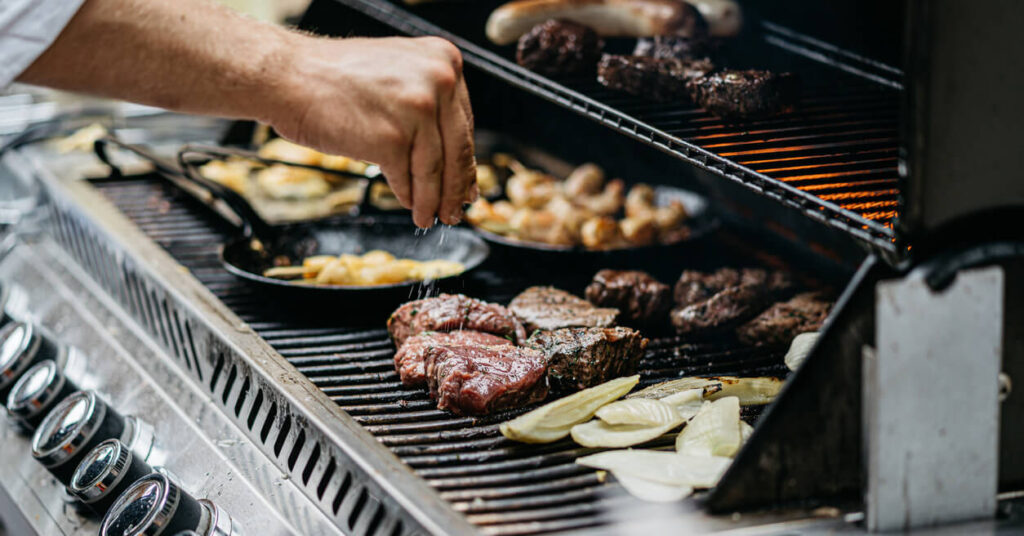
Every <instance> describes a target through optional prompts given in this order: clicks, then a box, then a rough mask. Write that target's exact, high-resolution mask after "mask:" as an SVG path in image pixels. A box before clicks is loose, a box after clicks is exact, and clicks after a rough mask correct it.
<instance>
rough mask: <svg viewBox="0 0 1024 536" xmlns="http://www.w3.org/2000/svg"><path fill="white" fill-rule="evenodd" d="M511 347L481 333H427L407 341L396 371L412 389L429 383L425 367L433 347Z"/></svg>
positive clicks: (498, 338)
mask: <svg viewBox="0 0 1024 536" xmlns="http://www.w3.org/2000/svg"><path fill="white" fill-rule="evenodd" d="M440 345H448V346H472V345H475V346H511V345H512V341H510V340H508V339H506V338H503V337H499V336H497V335H491V334H490V333H483V332H480V331H470V330H459V331H452V332H450V333H445V332H441V331H426V332H423V333H420V334H418V335H413V336H412V337H409V338H408V339H406V340H405V343H404V344H402V347H401V348H399V349H398V352H396V353H395V371H397V372H398V375H399V376H400V377H401V378H402V383H403V384H405V385H408V386H410V387H413V386H417V385H424V384H426V383H427V372H426V366H425V360H426V353H427V349H428V348H430V347H431V346H440Z"/></svg>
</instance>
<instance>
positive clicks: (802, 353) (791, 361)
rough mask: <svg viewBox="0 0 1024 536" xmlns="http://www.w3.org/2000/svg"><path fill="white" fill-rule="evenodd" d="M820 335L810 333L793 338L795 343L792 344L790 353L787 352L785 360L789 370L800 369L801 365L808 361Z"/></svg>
mask: <svg viewBox="0 0 1024 536" xmlns="http://www.w3.org/2000/svg"><path fill="white" fill-rule="evenodd" d="M818 335H819V334H818V332H817V331H809V332H807V333H801V334H799V335H797V336H796V337H794V338H793V342H792V343H790V345H789V351H788V352H786V357H785V359H784V361H785V362H786V367H788V368H789V370H796V369H798V368H799V367H800V363H803V362H804V359H807V356H808V355H810V353H811V348H813V347H814V343H816V342H818Z"/></svg>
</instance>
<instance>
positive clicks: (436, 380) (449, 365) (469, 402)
mask: <svg viewBox="0 0 1024 536" xmlns="http://www.w3.org/2000/svg"><path fill="white" fill-rule="evenodd" d="M424 357H425V366H426V376H427V385H429V387H430V396H431V398H433V399H434V400H436V401H437V408H438V409H445V410H449V411H452V412H454V413H457V414H459V415H484V414H487V413H491V412H494V411H498V410H502V409H509V408H517V407H522V406H525V405H527V404H532V403H534V402H538V401H540V400H543V399H544V397H545V396H547V393H548V384H547V381H546V377H545V372H546V371H547V368H546V366H545V363H546V361H547V359H546V358H545V357H544V354H542V353H541V352H540V351H538V350H534V349H532V348H524V347H521V346H510V345H502V346H480V345H461V346H453V345H438V346H430V347H428V348H427V350H426V352H425V355H424Z"/></svg>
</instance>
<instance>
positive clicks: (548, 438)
mask: <svg viewBox="0 0 1024 536" xmlns="http://www.w3.org/2000/svg"><path fill="white" fill-rule="evenodd" d="M639 381H640V376H629V377H626V378H616V379H614V380H611V381H608V382H605V383H602V384H601V385H597V386H594V387H591V388H589V389H584V390H582V391H580V392H578V393H576V394H572V395H569V396H567V397H565V398H563V399H561V400H556V401H554V402H551V403H550V404H545V405H543V406H541V407H539V408H537V409H535V410H533V411H531V412H529V413H525V414H523V415H520V416H519V417H516V418H515V419H512V420H511V421H508V422H504V423H502V424H501V426H500V430H501V434H502V435H503V436H505V437H507V438H509V439H512V440H514V441H522V442H524V443H550V442H552V441H557V440H559V439H561V438H563V437H565V436H567V435H569V431H570V430H571V429H572V427H573V426H574V425H576V424H579V423H581V422H584V421H586V420H588V419H590V418H591V417H593V416H594V413H595V412H596V411H597V410H598V409H599V408H600V407H601V406H603V405H605V404H607V403H609V402H612V401H613V400H616V399H617V398H619V397H621V396H622V395H624V394H626V393H628V392H629V391H630V389H632V388H633V387H634V386H636V384H637V383H638V382H639Z"/></svg>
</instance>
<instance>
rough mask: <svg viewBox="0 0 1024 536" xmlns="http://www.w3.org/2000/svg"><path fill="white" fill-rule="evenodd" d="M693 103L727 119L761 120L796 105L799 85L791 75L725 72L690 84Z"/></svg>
mask: <svg viewBox="0 0 1024 536" xmlns="http://www.w3.org/2000/svg"><path fill="white" fill-rule="evenodd" d="M689 87H690V91H691V95H692V97H693V100H694V101H695V102H697V104H700V105H701V106H703V107H704V109H705V110H707V111H708V112H711V113H713V114H715V115H717V116H719V117H724V118H727V119H743V118H748V117H762V116H766V115H772V114H776V113H779V112H783V111H785V110H787V109H789V108H791V107H792V106H793V104H795V103H796V99H797V93H798V92H799V82H798V80H797V77H796V75H794V74H792V73H773V72H771V71H757V70H747V71H737V70H724V71H719V72H716V73H713V74H709V75H707V76H703V77H700V78H696V79H694V80H692V81H691V82H690V84H689Z"/></svg>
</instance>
